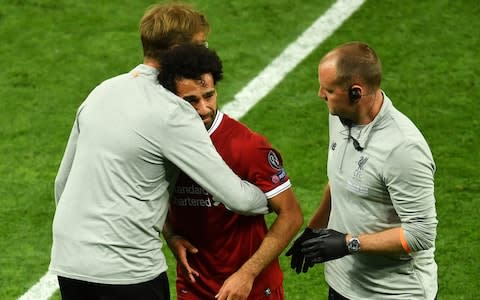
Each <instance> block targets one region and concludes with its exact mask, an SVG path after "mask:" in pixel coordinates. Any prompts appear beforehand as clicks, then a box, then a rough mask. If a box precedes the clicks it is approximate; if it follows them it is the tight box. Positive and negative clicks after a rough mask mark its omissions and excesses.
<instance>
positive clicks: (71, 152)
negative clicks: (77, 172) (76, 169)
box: [54, 114, 79, 204]
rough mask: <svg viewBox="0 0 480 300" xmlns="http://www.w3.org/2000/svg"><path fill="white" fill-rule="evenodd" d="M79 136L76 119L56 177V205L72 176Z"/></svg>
mask: <svg viewBox="0 0 480 300" xmlns="http://www.w3.org/2000/svg"><path fill="white" fill-rule="evenodd" d="M77 116H78V114H77ZM78 134H79V128H78V120H77V118H76V119H75V122H74V124H73V128H72V131H71V132H70V137H69V138H68V142H67V147H66V149H65V153H64V154H63V158H62V161H61V163H60V167H59V169H58V172H57V176H56V177H55V187H54V189H55V204H58V202H59V201H60V198H61V196H62V193H63V190H64V188H65V184H66V182H67V179H68V175H69V174H70V170H71V168H72V163H73V159H74V156H75V151H76V148H77V140H78Z"/></svg>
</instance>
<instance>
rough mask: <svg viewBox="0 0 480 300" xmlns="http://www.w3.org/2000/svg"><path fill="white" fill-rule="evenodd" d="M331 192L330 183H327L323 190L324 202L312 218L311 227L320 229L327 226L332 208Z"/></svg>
mask: <svg viewBox="0 0 480 300" xmlns="http://www.w3.org/2000/svg"><path fill="white" fill-rule="evenodd" d="M330 205H331V194H330V185H329V184H327V185H326V186H325V188H324V191H323V197H322V202H321V203H320V206H319V208H318V209H317V211H316V212H315V214H314V215H313V217H312V218H311V219H310V222H309V224H308V227H309V228H312V229H320V228H327V226H328V219H329V218H330V208H331V206H330Z"/></svg>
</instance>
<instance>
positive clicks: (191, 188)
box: [170, 112, 291, 300]
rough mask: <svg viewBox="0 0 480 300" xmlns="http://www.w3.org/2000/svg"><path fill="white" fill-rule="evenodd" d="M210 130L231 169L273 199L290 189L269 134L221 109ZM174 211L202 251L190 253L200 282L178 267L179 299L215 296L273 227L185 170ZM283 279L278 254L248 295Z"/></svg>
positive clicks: (176, 222) (182, 230) (179, 227)
mask: <svg viewBox="0 0 480 300" xmlns="http://www.w3.org/2000/svg"><path fill="white" fill-rule="evenodd" d="M209 134H210V137H211V139H212V141H213V144H214V145H215V147H216V149H217V151H218V152H219V153H220V155H221V156H222V157H223V159H224V160H225V162H226V163H227V164H228V165H229V166H230V168H231V169H232V170H233V171H234V172H235V173H236V174H237V175H238V176H239V177H241V178H242V179H244V180H247V181H249V182H252V183H254V184H255V185H257V186H258V187H259V188H260V189H261V190H262V191H264V192H265V194H266V195H267V197H268V198H271V197H273V196H275V195H277V194H279V193H281V192H282V191H284V190H286V189H288V188H290V186H291V185H290V181H289V179H288V176H287V174H286V173H285V170H284V169H283V167H282V159H281V156H280V155H279V153H278V152H277V151H275V150H274V149H272V146H271V145H270V143H269V142H268V141H267V140H266V138H264V137H263V136H261V135H259V134H257V133H255V132H253V131H251V130H250V129H248V128H247V127H246V126H245V125H243V124H241V123H240V122H238V121H236V120H234V119H232V118H230V117H228V116H227V115H225V114H223V113H221V112H218V113H217V116H216V118H215V121H214V123H213V125H212V127H211V128H210V129H209ZM170 213H171V216H172V220H173V226H174V228H175V232H176V233H177V234H179V235H182V236H183V237H185V238H186V239H188V240H189V241H190V242H191V243H192V244H193V245H194V246H195V247H197V248H198V250H199V251H198V253H197V254H193V255H189V256H188V260H189V263H190V265H191V266H192V268H194V269H195V270H197V271H198V272H199V273H200V277H199V278H197V279H196V280H197V281H196V282H195V283H190V282H189V281H188V279H186V278H184V277H183V274H182V272H181V270H180V268H179V267H177V297H178V299H189V300H191V299H202V300H204V299H214V296H215V295H216V294H217V293H218V291H219V290H220V287H221V286H222V284H223V282H224V281H225V280H226V279H227V278H228V277H229V276H230V275H231V274H232V273H234V272H235V271H237V270H238V269H239V268H240V267H241V266H242V265H243V263H244V262H245V261H247V260H248V259H249V258H250V256H252V255H253V253H254V252H255V251H256V250H257V249H258V247H259V246H260V244H261V242H262V240H263V238H264V237H265V235H266V233H267V231H268V228H267V225H266V223H265V220H264V216H263V215H260V216H243V215H239V214H236V213H234V212H232V211H230V210H228V209H227V208H226V207H225V206H224V205H223V204H220V203H219V202H216V201H215V199H212V196H211V195H210V194H209V193H208V192H207V191H205V190H204V189H203V188H201V187H200V186H198V185H197V184H196V183H195V182H193V181H192V180H191V179H190V178H189V177H188V176H186V175H185V174H183V173H181V174H180V175H179V178H178V180H177V183H176V186H175V191H174V200H173V203H172V205H171V208H170ZM282 282H283V273H282V271H281V269H280V265H279V263H278V259H276V260H274V261H273V262H272V263H271V264H270V265H269V266H268V267H267V268H266V269H265V270H264V271H263V272H262V273H261V274H260V275H259V276H258V277H257V278H256V280H255V282H254V284H253V288H252V291H251V293H250V296H249V298H248V299H252V300H253V299H259V298H263V297H265V296H266V295H268V294H269V293H271V292H272V291H274V290H275V289H276V288H278V287H280V286H281V285H282Z"/></svg>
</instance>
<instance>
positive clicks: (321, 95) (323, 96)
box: [318, 87, 327, 100]
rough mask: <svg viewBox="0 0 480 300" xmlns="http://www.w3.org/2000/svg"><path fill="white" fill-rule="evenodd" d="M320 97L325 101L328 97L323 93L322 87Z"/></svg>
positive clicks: (319, 90) (319, 92) (319, 91)
mask: <svg viewBox="0 0 480 300" xmlns="http://www.w3.org/2000/svg"><path fill="white" fill-rule="evenodd" d="M318 97H320V98H322V99H324V100H327V97H326V95H325V92H324V91H323V88H322V87H320V88H319V89H318Z"/></svg>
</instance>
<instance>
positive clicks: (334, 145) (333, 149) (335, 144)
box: [331, 142, 337, 151]
mask: <svg viewBox="0 0 480 300" xmlns="http://www.w3.org/2000/svg"><path fill="white" fill-rule="evenodd" d="M335 148H337V143H336V142H333V143H332V147H331V149H332V151H335Z"/></svg>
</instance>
